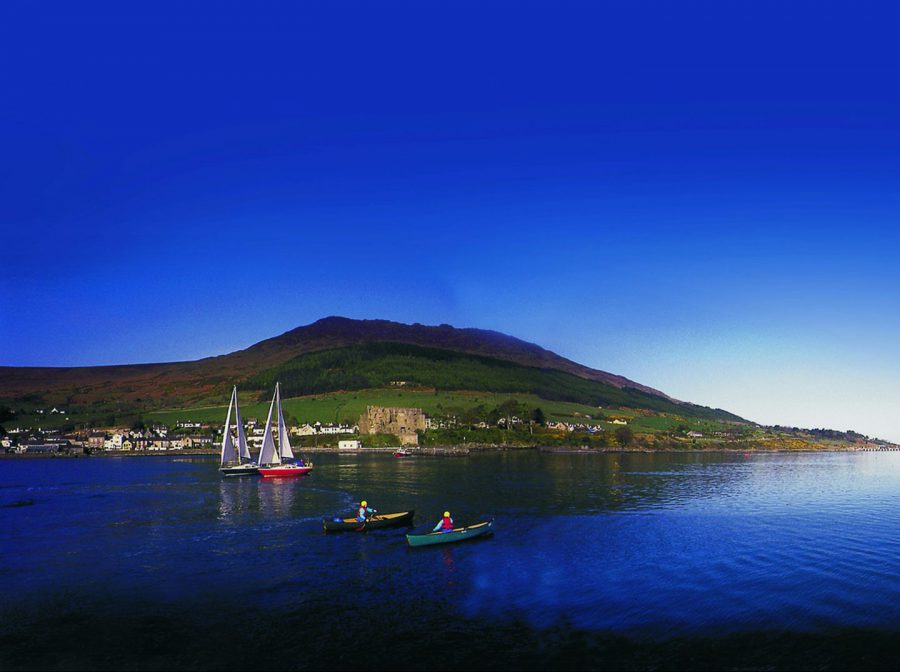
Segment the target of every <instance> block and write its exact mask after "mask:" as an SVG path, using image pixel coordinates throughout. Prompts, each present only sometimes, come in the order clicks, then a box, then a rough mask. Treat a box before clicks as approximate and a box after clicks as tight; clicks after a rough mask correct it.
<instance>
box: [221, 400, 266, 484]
mask: <svg viewBox="0 0 900 672" xmlns="http://www.w3.org/2000/svg"><path fill="white" fill-rule="evenodd" d="M232 407H233V408H234V415H235V424H236V425H237V446H235V445H234V439H233V437H232V436H231V409H232ZM219 471H221V472H222V475H223V476H252V475H253V474H256V473H259V467H258V465H257V464H256V463H255V462H254V461H253V458H252V457H251V456H250V449H249V448H248V447H247V435H246V434H244V421H243V419H241V406H240V404H239V403H238V393H237V385H235V387H234V389H233V390H232V391H231V402H229V404H228V416H227V418H226V419H225V432H224V434H223V436H222V464H221V466H220V467H219Z"/></svg>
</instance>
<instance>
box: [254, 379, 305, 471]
mask: <svg viewBox="0 0 900 672" xmlns="http://www.w3.org/2000/svg"><path fill="white" fill-rule="evenodd" d="M276 408H277V409H278V415H277V420H276V422H277V424H278V447H277V449H276V447H275V436H274V434H273V432H272V411H273V410H274V409H276ZM293 459H294V452H293V451H292V450H291V441H290V439H288V429H287V425H285V424H284V413H283V412H282V410H281V383H275V396H274V397H272V403H271V404H270V405H269V417H268V418H267V419H266V429H265V432H264V433H263V444H262V450H260V452H259V473H260V475H262V476H263V477H265V478H274V477H281V478H286V477H293V476H303V475H304V474H308V473H309V472H310V471H312V464H311V463H310V464H307V463H306V462H304V461H303V460H302V459H301V460H300V461H299V462H293V461H290V462H288V461H287V460H293Z"/></svg>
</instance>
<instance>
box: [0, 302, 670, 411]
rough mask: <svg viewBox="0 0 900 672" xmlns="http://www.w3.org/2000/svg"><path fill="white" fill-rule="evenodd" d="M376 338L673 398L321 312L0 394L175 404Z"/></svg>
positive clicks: (589, 373)
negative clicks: (264, 332)
mask: <svg viewBox="0 0 900 672" xmlns="http://www.w3.org/2000/svg"><path fill="white" fill-rule="evenodd" d="M379 342H395V343H403V344H407V345H417V346H423V347H430V348H441V349H445V350H451V351H455V352H461V353H466V354H474V355H479V356H483V357H492V358H495V359H499V360H504V361H509V362H513V363H516V364H521V365H524V366H531V367H536V368H542V369H554V370H559V371H564V372H566V373H570V374H573V375H575V376H578V377H580V378H584V379H587V380H593V381H597V382H602V383H605V384H607V385H611V386H613V387H616V388H620V389H621V388H632V389H636V390H640V391H642V392H646V393H648V394H652V395H655V396H659V397H662V398H664V399H669V400H671V398H670V397H668V396H667V395H665V394H664V393H662V392H660V391H659V390H655V389H653V388H651V387H648V386H646V385H641V384H640V383H637V382H634V381H632V380H629V379H627V378H625V377H623V376H618V375H615V374H612V373H608V372H606V371H600V370H597V369H592V368H590V367H587V366H583V365H581V364H578V363H576V362H573V361H571V360H569V359H566V358H564V357H561V356H559V355H557V354H555V353H553V352H551V351H549V350H546V349H544V348H542V347H540V346H538V345H535V344H533V343H528V342H526V341H523V340H520V339H518V338H514V337H512V336H508V335H506V334H503V333H500V332H496V331H489V330H484V329H471V328H469V329H457V328H454V327H451V326H450V325H446V324H443V325H439V326H427V325H422V324H411V325H410V324H402V323H399V322H392V321H389V320H353V319H349V318H344V317H327V318H323V319H321V320H318V321H317V322H314V323H312V324H309V325H305V326H302V327H298V328H296V329H292V330H291V331H288V332H285V333H284V334H281V335H280V336H276V337H274V338H269V339H266V340H264V341H260V342H259V343H256V344H255V345H252V346H250V347H248V348H246V349H244V350H239V351H236V352H232V353H229V354H227V355H219V356H216V357H207V358H204V359H200V360H196V361H188V362H168V363H160V364H130V365H114V366H90V367H0V398H7V399H9V398H17V397H23V396H26V395H40V396H41V397H42V398H44V399H45V400H47V401H48V402H52V403H67V404H83V403H91V402H96V401H100V400H104V401H110V400H113V399H120V400H129V401H150V400H153V401H156V402H158V403H160V404H174V403H179V402H182V401H188V400H197V399H203V398H206V397H209V396H215V395H220V394H221V389H222V387H223V385H227V384H229V383H231V382H240V381H242V380H244V379H246V378H249V377H250V376H252V375H254V374H256V373H257V372H259V371H261V370H264V369H269V368H272V367H275V366H278V365H280V364H283V363H285V362H287V361H289V360H291V359H294V358H295V357H298V356H300V355H304V354H308V353H313V352H319V351H323V350H332V349H336V348H341V347H347V346H352V345H361V344H367V343H379ZM154 405H156V404H154Z"/></svg>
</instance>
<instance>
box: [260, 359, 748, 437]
mask: <svg viewBox="0 0 900 672" xmlns="http://www.w3.org/2000/svg"><path fill="white" fill-rule="evenodd" d="M276 381H280V382H281V384H282V387H283V389H284V393H285V396H288V397H299V396H305V395H313V394H321V393H323V392H332V391H335V390H364V389H371V388H384V387H390V386H391V385H398V384H404V385H409V386H416V387H427V388H434V389H435V390H439V391H450V390H472V391H480V392H494V393H500V392H516V393H524V394H530V395H534V396H535V397H539V398H541V399H545V400H549V401H564V402H572V403H576V404H584V405H586V406H590V407H594V408H596V407H597V406H604V407H607V406H616V407H618V406H623V407H627V408H642V409H648V410H652V411H656V412H657V413H671V414H675V415H679V416H684V417H693V418H707V419H716V420H730V421H736V422H740V421H742V419H741V418H739V417H738V416H736V415H733V414H731V413H727V412H725V411H721V410H718V409H710V408H706V407H704V406H696V405H694V404H679V403H675V402H673V401H670V400H668V399H666V398H664V397H660V396H657V395H652V394H648V393H646V392H642V391H641V390H636V389H633V388H617V387H613V386H612V385H608V384H605V383H602V382H599V381H595V380H587V379H585V378H580V377H578V376H575V375H572V374H570V373H566V372H564V371H559V370H555V369H540V368H535V367H529V366H522V365H520V364H515V363H512V362H508V361H503V360H499V359H495V358H492V357H481V356H478V355H471V354H465V353H460V352H454V351H451V350H443V349H439V348H426V347H420V346H416V345H408V344H403V343H368V344H363V345H357V346H350V347H346V348H337V349H334V350H328V351H324V352H315V353H310V354H305V355H301V356H299V357H296V358H294V359H292V360H290V361H288V362H285V363H284V364H281V365H279V366H276V367H273V368H271V369H268V370H266V371H263V372H261V373H259V374H257V375H255V376H253V377H251V378H250V379H249V380H247V381H246V382H245V383H244V387H245V388H246V389H251V390H252V389H257V390H260V391H266V390H271V389H272V388H273V387H274V385H275V382H276ZM265 394H266V393H265V392H263V396H262V397H261V399H262V398H264V396H265Z"/></svg>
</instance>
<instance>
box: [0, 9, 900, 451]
mask: <svg viewBox="0 0 900 672" xmlns="http://www.w3.org/2000/svg"><path fill="white" fill-rule="evenodd" d="M898 13H900V8H898V6H894V5H890V4H887V3H885V4H863V5H853V6H851V5H849V4H837V3H835V4H832V3H816V4H815V5H807V4H802V5H801V4H790V3H782V2H778V3H775V2H772V3H768V2H759V3H752V4H750V3H747V4H736V3H718V2H716V3H713V2H710V3H706V2H698V3H692V4H690V5H684V4H683V3H682V4H671V3H654V2H608V3H583V4H582V3H559V4H558V3H553V4H552V5H551V4H549V3H547V4H538V3H490V4H488V5H484V4H479V3H466V2H463V3H457V4H454V5H453V6H452V7H449V6H438V5H424V6H419V5H407V4H392V3H387V4H384V3H381V4H379V5H378V6H373V5H370V4H366V3H342V4H341V5H340V6H337V5H330V4H328V3H303V4H295V3H272V4H267V5H265V6H255V5H250V4H239V3H238V4H229V5H223V4H221V3H203V2H198V3H190V4H187V5H181V4H180V5H174V4H173V5H166V4H165V3H163V4H159V3H153V4H128V5H121V4H120V3H88V4H87V5H84V4H79V5H71V4H66V3H58V4H55V5H54V4H52V3H41V4H40V5H33V4H30V3H24V2H22V3H20V2H9V3H4V5H3V6H2V7H0V26H2V27H0V35H2V38H3V39H2V40H0V52H2V54H3V56H4V61H5V62H6V63H7V64H8V67H7V68H6V69H5V73H4V77H3V80H4V86H3V89H4V98H5V104H4V105H3V106H0V118H2V121H3V124H2V130H0V138H2V147H3V157H4V165H5V168H6V170H5V171H4V176H3V178H2V179H0V202H2V204H3V208H2V210H0V223H2V224H0V226H2V234H3V237H2V240H3V245H2V246H0V365H11V366H35V365H42V366H76V365H97V364H117V363H139V362H154V361H174V360H187V359H196V358H200V357H204V356H209V355H217V354H222V353H225V352H230V351H234V350H238V349H241V348H244V347H247V346H249V345H251V344H253V343H255V342H257V341H259V340H262V339H264V338H268V337H271V336H274V335H277V334H280V333H282V332H284V331H287V330H289V329H292V328H294V327H296V326H299V325H301V324H306V323H309V322H313V321H315V320H316V319H319V318H321V317H324V316H327V315H345V316H348V317H355V318H384V319H393V320H398V321H403V322H422V323H426V324H439V323H444V322H446V323H449V324H453V325H454V326H459V327H479V328H486V329H495V330H498V331H502V332H505V333H508V334H511V335H513V336H516V337H519V338H522V339H524V340H528V341H532V342H535V343H538V344H539V345H542V346H544V347H546V348H548V349H550V350H553V351H555V352H557V353H559V354H561V355H563V356H566V357H569V358H571V359H574V360H576V361H578V362H581V363H583V364H586V365H589V366H592V367H595V368H598V369H603V370H606V371H611V372H614V373H619V374H622V375H625V376H627V377H629V378H631V379H633V380H636V381H639V382H641V383H644V384H647V385H651V386H653V387H656V388H658V389H661V390H663V391H664V392H666V393H668V394H670V395H672V396H674V397H676V398H680V399H685V400H690V401H693V402H696V403H701V404H704V405H709V406H715V407H720V408H725V409H727V410H730V411H732V412H734V413H737V414H739V415H742V416H744V417H746V418H748V419H751V420H754V421H757V422H760V423H763V424H783V425H791V426H795V425H796V426H803V427H830V428H834V429H841V430H846V429H854V430H857V431H860V432H862V433H865V434H869V435H871V436H877V437H880V438H885V439H889V440H893V441H900V413H898V409H900V391H898V386H897V381H898V379H900V375H898V374H900V339H897V331H898V326H900V266H898V263H897V259H898V252H900V245H898V243H900V231H898V222H900V188H898V184H900V151H898V150H900V92H898V90H897V87H896V86H895V85H894V82H896V78H897V74H898V69H900V66H898V59H897V56H896V53H895V49H894V44H895V41H896V40H895V36H894V35H893V27H894V26H896V25H897V19H898V18H900V16H898Z"/></svg>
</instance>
